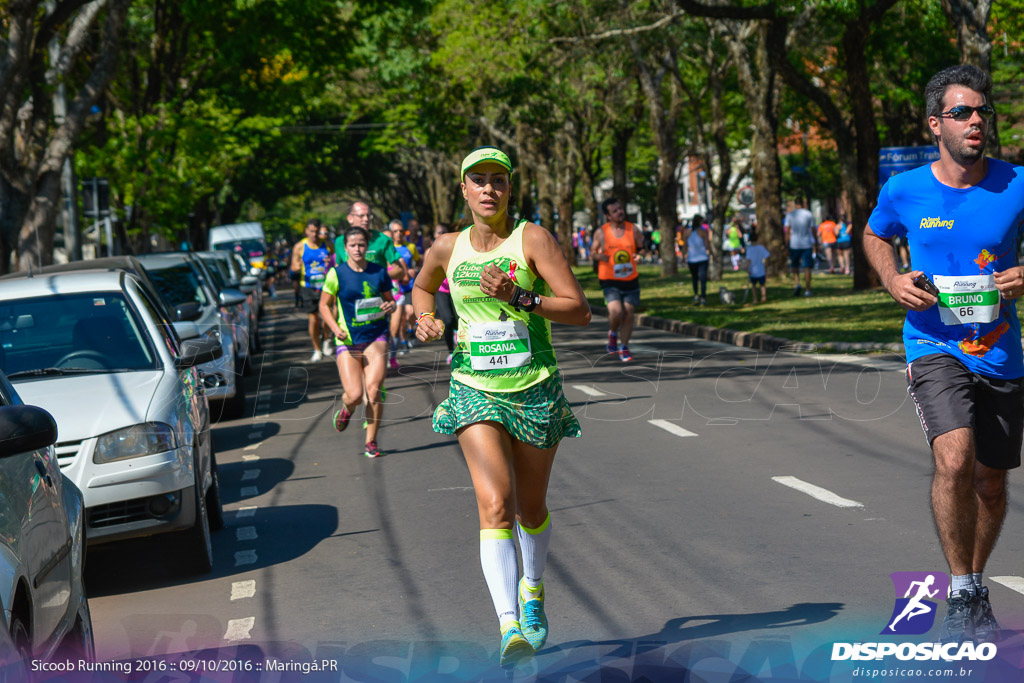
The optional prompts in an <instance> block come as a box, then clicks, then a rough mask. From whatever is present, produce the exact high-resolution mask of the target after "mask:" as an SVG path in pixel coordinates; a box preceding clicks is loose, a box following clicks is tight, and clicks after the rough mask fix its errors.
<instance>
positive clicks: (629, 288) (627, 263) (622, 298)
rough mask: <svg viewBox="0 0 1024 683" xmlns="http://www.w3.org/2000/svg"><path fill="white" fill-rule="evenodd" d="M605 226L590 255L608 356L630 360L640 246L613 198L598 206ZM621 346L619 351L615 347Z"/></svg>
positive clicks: (638, 235) (640, 240) (641, 237)
mask: <svg viewBox="0 0 1024 683" xmlns="http://www.w3.org/2000/svg"><path fill="white" fill-rule="evenodd" d="M601 210H602V211H603V212H604V215H605V216H606V217H607V218H608V222H607V223H605V224H604V225H602V226H601V227H600V229H599V230H598V231H597V232H595V233H594V243H593V245H592V247H591V253H592V254H593V255H594V260H595V261H596V262H597V278H598V282H599V283H600V285H601V290H602V291H603V292H604V300H605V303H606V304H608V345H607V346H606V347H605V350H606V351H608V353H618V354H619V360H621V361H622V362H624V363H627V362H629V361H631V360H633V356H632V355H631V354H630V353H629V338H630V336H631V335H632V334H633V318H634V316H635V315H636V308H637V306H639V305H640V273H638V272H637V269H636V263H637V254H638V252H639V251H640V248H641V247H642V246H643V243H644V235H643V233H642V232H641V231H640V228H638V227H637V226H635V225H633V224H632V223H629V222H627V221H626V211H625V209H623V208H622V204H621V202H619V200H618V199H615V198H614V197H612V198H609V199H606V200H604V201H603V202H601ZM620 342H621V343H622V348H621V349H620V348H619V347H618V344H619V343H620Z"/></svg>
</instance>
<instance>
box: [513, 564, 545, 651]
mask: <svg viewBox="0 0 1024 683" xmlns="http://www.w3.org/2000/svg"><path fill="white" fill-rule="evenodd" d="M524 581H525V579H519V618H520V621H521V623H522V630H523V635H524V636H525V637H526V640H528V641H529V643H530V645H531V646H532V647H533V649H534V650H539V649H541V648H542V647H544V643H545V641H547V639H548V618H547V615H545V614H544V584H541V587H540V594H539V597H536V598H533V597H531V598H530V599H529V600H525V599H523V593H529V594H531V595H533V593H532V592H531V591H529V589H527V588H526V586H525V585H524V583H523V582H524Z"/></svg>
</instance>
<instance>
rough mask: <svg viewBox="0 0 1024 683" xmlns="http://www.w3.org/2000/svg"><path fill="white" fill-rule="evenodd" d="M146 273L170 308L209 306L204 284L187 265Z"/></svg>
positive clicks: (182, 264) (181, 264)
mask: <svg viewBox="0 0 1024 683" xmlns="http://www.w3.org/2000/svg"><path fill="white" fill-rule="evenodd" d="M146 272H147V273H148V274H149V279H150V280H152V281H153V285H154V286H156V288H157V291H158V292H159V293H160V298H161V299H163V300H164V301H166V302H167V303H168V304H169V305H170V306H172V307H173V306H178V305H180V304H188V303H193V302H195V303H197V304H199V305H200V306H206V305H207V304H209V300H208V299H207V298H206V291H205V290H204V289H203V285H202V283H200V282H199V278H198V277H196V274H195V272H194V271H193V270H192V268H191V267H189V265H188V264H187V263H180V264H178V265H176V266H171V267H170V268H161V269H159V270H155V269H154V270H146Z"/></svg>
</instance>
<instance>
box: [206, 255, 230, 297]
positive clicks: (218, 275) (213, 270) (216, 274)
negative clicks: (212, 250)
mask: <svg viewBox="0 0 1024 683" xmlns="http://www.w3.org/2000/svg"><path fill="white" fill-rule="evenodd" d="M203 264H204V265H205V266H206V269H207V270H208V271H210V277H212V278H213V283H214V285H215V286H216V287H217V290H218V291H220V290H222V289H224V288H226V287H227V286H228V284H227V283H228V280H229V279H230V278H229V277H228V274H227V266H225V265H224V264H223V263H221V260H220V259H219V258H217V257H216V256H204V257H203Z"/></svg>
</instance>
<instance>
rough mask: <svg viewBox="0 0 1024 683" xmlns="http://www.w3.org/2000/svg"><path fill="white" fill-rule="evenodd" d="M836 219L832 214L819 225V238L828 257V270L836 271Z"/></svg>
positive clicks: (830, 271)
mask: <svg viewBox="0 0 1024 683" xmlns="http://www.w3.org/2000/svg"><path fill="white" fill-rule="evenodd" d="M838 227H839V226H837V225H836V219H835V217H833V216H832V215H831V214H829V215H827V216H825V220H824V221H823V222H822V223H821V225H819V226H818V239H819V240H820V241H821V246H822V248H823V249H824V251H825V258H827V259H828V272H829V273H834V272H835V266H836V228H838Z"/></svg>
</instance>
